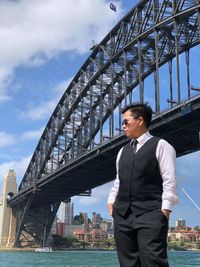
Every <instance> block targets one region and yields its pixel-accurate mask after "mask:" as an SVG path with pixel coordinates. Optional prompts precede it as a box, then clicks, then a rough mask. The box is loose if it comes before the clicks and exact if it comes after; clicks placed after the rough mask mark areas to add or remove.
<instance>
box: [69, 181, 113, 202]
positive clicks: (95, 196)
mask: <svg viewBox="0 0 200 267" xmlns="http://www.w3.org/2000/svg"><path fill="white" fill-rule="evenodd" d="M112 185H113V182H111V183H107V184H104V185H101V186H99V187H96V188H95V189H93V190H92V196H91V197H75V198H74V199H77V200H78V204H79V205H82V206H90V205H93V204H100V203H102V202H105V199H107V198H108V193H109V191H110V189H111V186H112Z"/></svg>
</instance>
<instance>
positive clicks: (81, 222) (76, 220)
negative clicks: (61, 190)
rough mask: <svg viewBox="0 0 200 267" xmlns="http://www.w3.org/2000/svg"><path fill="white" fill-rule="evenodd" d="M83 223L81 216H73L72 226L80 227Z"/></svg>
mask: <svg viewBox="0 0 200 267" xmlns="http://www.w3.org/2000/svg"><path fill="white" fill-rule="evenodd" d="M83 223H84V218H83V215H82V214H81V213H80V214H79V215H75V216H74V224H76V225H80V224H83Z"/></svg>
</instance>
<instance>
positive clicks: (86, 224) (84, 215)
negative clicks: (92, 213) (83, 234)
mask: <svg viewBox="0 0 200 267" xmlns="http://www.w3.org/2000/svg"><path fill="white" fill-rule="evenodd" d="M80 214H81V215H82V217H83V220H84V225H85V230H88V214H87V213H85V212H80Z"/></svg>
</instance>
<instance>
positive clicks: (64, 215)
mask: <svg viewBox="0 0 200 267" xmlns="http://www.w3.org/2000/svg"><path fill="white" fill-rule="evenodd" d="M60 212H61V222H62V223H65V224H73V218H74V204H73V203H71V202H70V200H66V201H64V202H61V205H60Z"/></svg>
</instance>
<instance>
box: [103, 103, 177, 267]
mask: <svg viewBox="0 0 200 267" xmlns="http://www.w3.org/2000/svg"><path fill="white" fill-rule="evenodd" d="M122 114H123V129H124V132H125V134H126V136H127V137H128V138H130V139H131V142H129V143H128V144H127V145H125V146H124V147H123V148H122V149H121V150H120V151H119V153H118V155H117V161H116V169H117V175H116V179H115V181H114V186H113V187H112V189H111V191H110V194H109V197H108V209H109V213H110V215H111V216H113V219H114V235H115V242H116V248H117V253H118V258H119V262H120V266H121V267H150V266H151V267H168V266H169V265H168V260H167V242H166V239H167V232H168V220H169V216H170V212H171V211H172V209H173V207H174V205H175V204H176V203H178V197H177V192H176V176H175V161H176V153H175V150H174V148H173V147H172V146H171V145H170V144H169V143H167V142H166V141H165V140H163V139H160V138H157V137H153V136H152V135H150V133H149V132H148V128H149V125H150V122H151V118H152V109H151V107H150V106H148V105H146V104H142V103H138V104H137V103H136V104H133V105H130V106H127V107H126V108H124V110H123V111H122Z"/></svg>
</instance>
